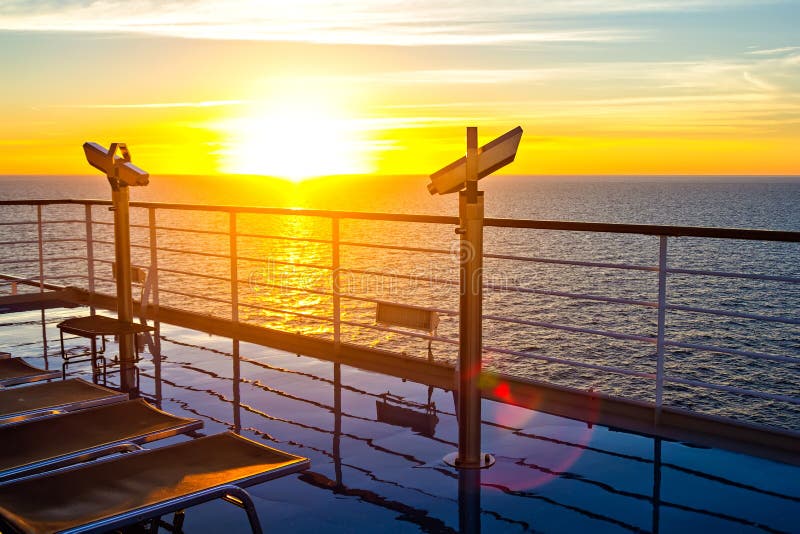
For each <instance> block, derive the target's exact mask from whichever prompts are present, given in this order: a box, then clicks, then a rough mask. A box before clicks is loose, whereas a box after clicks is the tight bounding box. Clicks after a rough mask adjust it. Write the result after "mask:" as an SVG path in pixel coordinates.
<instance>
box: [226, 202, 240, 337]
mask: <svg viewBox="0 0 800 534" xmlns="http://www.w3.org/2000/svg"><path fill="white" fill-rule="evenodd" d="M228 226H229V229H230V234H231V236H230V239H231V240H230V256H231V321H233V322H234V323H235V322H238V321H239V266H238V260H237V257H238V251H237V243H236V235H237V230H236V212H234V211H232V212H231V213H230V220H229V223H228Z"/></svg>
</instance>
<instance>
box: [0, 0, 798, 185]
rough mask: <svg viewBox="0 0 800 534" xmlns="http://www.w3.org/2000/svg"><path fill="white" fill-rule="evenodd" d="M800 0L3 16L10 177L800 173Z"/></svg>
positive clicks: (137, 8)
mask: <svg viewBox="0 0 800 534" xmlns="http://www.w3.org/2000/svg"><path fill="white" fill-rule="evenodd" d="M798 24H800V2H798V1H774V2H773V1H767V0H764V1H758V2H755V1H737V0H687V1H680V0H661V1H658V0H641V1H634V0H630V1H628V0H606V1H595V0H565V1H558V2H555V1H527V2H525V1H505V2H493V1H482V2H481V1H474V0H462V1H446V2H445V1H416V0H414V1H385V0H374V1H369V0H362V1H353V2H330V1H322V0H312V1H309V0H292V1H286V0H281V1H264V2H257V1H247V0H232V1H227V2H219V1H210V0H180V1H178V0H164V1H156V0H153V1H147V0H131V1H121V0H104V1H93V0H32V1H21V0H10V1H9V0H3V1H2V2H0V72H1V73H2V74H1V75H0V76H2V83H1V84H0V116H1V117H2V121H0V174H88V173H89V172H91V171H90V170H89V169H88V168H87V166H86V163H85V162H84V160H83V155H82V151H81V144H82V143H83V142H84V141H86V140H93V141H98V142H101V143H103V144H107V143H108V142H110V141H125V142H127V143H128V144H129V146H130V147H131V150H132V152H133V154H134V160H135V161H136V162H137V164H139V165H140V166H141V167H143V168H146V169H148V170H149V171H150V172H151V173H153V174H214V173H242V174H265V175H276V176H282V177H289V178H302V177H307V176H314V175H327V174H351V173H379V174H429V173H431V172H433V171H435V170H437V169H438V168H439V167H441V166H443V165H444V164H446V163H448V162H449V161H451V160H453V159H455V157H457V156H458V155H460V153H463V150H464V126H467V125H476V126H478V127H479V134H480V139H481V141H482V142H485V141H488V140H490V139H491V138H492V137H494V136H496V135H498V134H500V133H503V132H505V131H507V130H509V129H511V128H513V127H514V126H516V125H518V124H519V125H521V126H522V127H523V128H524V129H525V136H524V137H523V141H522V145H521V147H520V153H519V157H518V161H517V163H515V164H514V166H513V167H509V169H508V172H509V173H514V174H784V175H785V174H800V149H798V146H800V143H799V141H800V33H798Z"/></svg>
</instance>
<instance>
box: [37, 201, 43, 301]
mask: <svg viewBox="0 0 800 534" xmlns="http://www.w3.org/2000/svg"><path fill="white" fill-rule="evenodd" d="M36 232H37V235H38V245H39V293H44V232H43V231H42V205H41V204H39V205H38V206H36Z"/></svg>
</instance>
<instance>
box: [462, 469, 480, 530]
mask: <svg viewBox="0 0 800 534" xmlns="http://www.w3.org/2000/svg"><path fill="white" fill-rule="evenodd" d="M458 532H459V534H480V532H481V472H480V470H478V469H462V470H460V471H459V473H458Z"/></svg>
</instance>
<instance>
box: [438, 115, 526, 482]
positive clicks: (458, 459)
mask: <svg viewBox="0 0 800 534" xmlns="http://www.w3.org/2000/svg"><path fill="white" fill-rule="evenodd" d="M521 138H522V128H521V127H519V126H517V127H516V128H514V129H513V130H511V131H510V132H508V133H506V134H503V135H501V136H500V137H498V138H497V139H495V140H494V141H491V142H490V143H488V144H486V145H484V146H482V147H480V148H478V129H477V128H476V127H474V126H470V127H468V128H467V155H466V156H465V157H463V158H461V159H459V160H457V161H454V162H453V163H451V164H450V165H448V166H447V167H444V168H443V169H441V170H439V171H436V172H435V173H433V174H432V175H431V183H430V184H428V191H429V192H430V193H431V194H432V195H433V194H437V193H438V194H440V195H444V194H448V193H455V192H458V217H459V227H458V228H456V233H457V234H459V236H460V242H459V265H460V267H459V279H460V284H459V285H460V289H461V295H460V302H459V335H458V338H459V349H458V368H457V369H458V400H457V406H456V409H457V414H458V451H457V452H454V453H452V454H449V455H447V456H446V457H445V462H447V463H448V464H450V465H452V466H454V467H457V468H460V469H480V468H484V467H490V466H491V465H492V464H494V458H493V457H492V456H491V455H490V454H486V453H483V452H481V394H480V389H479V384H478V380H479V379H480V374H481V367H482V363H481V353H482V351H483V347H482V343H483V341H482V335H481V329H482V327H483V321H482V318H481V314H482V302H483V191H478V180H480V179H481V178H484V177H486V176H488V175H490V174H491V173H493V172H494V171H496V170H498V169H500V168H502V167H505V166H506V165H508V164H509V163H511V162H512V161H514V158H515V157H516V155H517V147H518V146H519V141H520V139H521Z"/></svg>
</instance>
